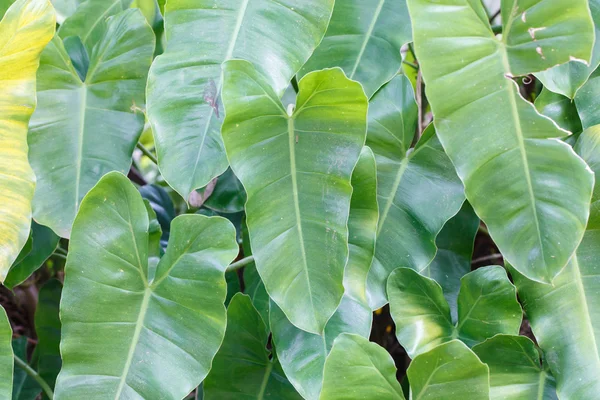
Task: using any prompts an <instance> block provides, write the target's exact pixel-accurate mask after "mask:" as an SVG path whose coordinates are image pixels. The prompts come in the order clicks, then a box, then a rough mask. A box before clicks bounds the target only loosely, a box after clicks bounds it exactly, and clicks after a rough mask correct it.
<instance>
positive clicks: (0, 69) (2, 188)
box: [0, 0, 55, 283]
mask: <svg viewBox="0 0 600 400" xmlns="http://www.w3.org/2000/svg"><path fill="white" fill-rule="evenodd" d="M54 25H55V19H54V11H53V9H52V6H51V4H50V2H49V1H48V0H17V1H16V2H15V3H14V4H13V5H12V6H11V7H10V8H9V9H8V11H7V12H6V14H5V15H4V18H3V19H2V21H1V22H0V283H3V282H4V279H6V274H7V273H8V270H9V268H10V266H11V265H12V264H13V262H14V261H15V260H16V259H17V256H18V255H19V252H20V251H21V249H22V248H23V246H24V245H25V243H26V242H27V240H28V238H29V228H30V225H31V201H32V198H33V192H34V187H35V176H34V174H33V171H32V169H31V166H30V165H29V162H28V160H27V151H28V148H27V124H28V122H29V118H30V117H31V113H32V112H33V110H34V108H35V103H36V100H35V84H36V82H35V72H36V70H37V68H38V64H39V57H40V53H41V52H42V50H43V48H44V46H46V44H47V43H48V41H49V40H50V39H51V38H52V35H53V34H54Z"/></svg>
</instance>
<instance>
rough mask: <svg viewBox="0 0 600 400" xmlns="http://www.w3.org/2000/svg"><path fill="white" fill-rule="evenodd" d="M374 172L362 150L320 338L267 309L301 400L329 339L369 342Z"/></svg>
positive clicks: (312, 394) (313, 382)
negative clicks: (333, 294) (330, 310)
mask: <svg viewBox="0 0 600 400" xmlns="http://www.w3.org/2000/svg"><path fill="white" fill-rule="evenodd" d="M376 172H377V171H376V167H375V158H374V156H373V153H372V152H371V150H370V149H369V148H368V147H363V150H362V152H361V155H360V158H359V160H358V163H357V164H356V168H355V169H354V171H353V173H352V188H353V191H352V200H351V202H350V216H349V218H348V234H349V243H348V247H349V250H350V251H349V257H348V262H347V264H346V268H345V271H344V288H345V293H344V297H343V298H342V302H341V303H340V306H339V307H338V308H337V310H336V312H335V313H334V314H333V316H332V317H331V318H330V319H329V321H328V322H327V325H326V326H325V330H324V333H323V334H322V335H317V334H313V333H309V332H305V331H303V330H301V329H298V328H297V327H295V326H294V325H293V324H292V323H290V322H289V320H288V319H287V318H286V316H285V314H284V313H283V312H282V311H281V310H280V309H279V308H278V307H277V306H276V305H275V304H272V306H271V311H270V312H271V316H270V319H271V327H272V330H273V340H274V342H275V344H276V348H277V355H278V356H279V359H280V361H281V364H282V367H283V369H284V371H285V372H286V375H287V376H288V377H289V379H290V381H291V382H292V383H293V384H294V386H295V387H296V388H297V389H298V392H300V393H301V394H302V395H303V396H304V398H306V399H317V398H318V397H319V392H320V390H321V382H322V377H323V367H324V364H325V358H326V357H327V354H328V352H329V350H330V349H331V346H332V344H333V341H334V339H335V338H336V337H337V336H338V335H340V334H341V333H344V332H346V333H353V334H356V335H360V336H362V337H365V338H368V337H369V334H370V332H371V323H372V318H373V315H372V313H371V309H370V308H369V306H368V304H367V299H366V283H367V282H366V281H367V273H368V272H369V268H370V266H371V261H372V260H373V253H374V250H375V234H376V230H377V219H378V218H377V217H378V213H377V198H376V196H375V194H376V185H377V183H376V180H377V177H376ZM263 290H264V289H263ZM256 293H258V294H260V293H261V292H260V291H256ZM264 295H265V296H266V292H265V294H264ZM267 299H268V297H267ZM255 301H256V300H255Z"/></svg>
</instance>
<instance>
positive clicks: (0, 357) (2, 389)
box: [0, 306, 13, 400]
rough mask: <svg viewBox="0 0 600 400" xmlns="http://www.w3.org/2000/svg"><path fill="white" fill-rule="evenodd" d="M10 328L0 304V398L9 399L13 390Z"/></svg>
mask: <svg viewBox="0 0 600 400" xmlns="http://www.w3.org/2000/svg"><path fill="white" fill-rule="evenodd" d="M11 340H12V329H11V327H10V323H9V322H8V317H7V316H6V311H4V308H2V306H0V376H2V379H1V380H0V399H2V400H10V399H11V398H12V390H13V349H12V344H11Z"/></svg>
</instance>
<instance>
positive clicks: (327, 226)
mask: <svg viewBox="0 0 600 400" xmlns="http://www.w3.org/2000/svg"><path fill="white" fill-rule="evenodd" d="M224 75H225V85H224V89H223V101H224V104H225V110H226V112H227V116H226V118H225V122H224V124H223V140H224V142H225V147H226V151H227V157H228V158H229V161H230V162H231V168H232V170H233V172H234V173H235V174H236V175H237V177H238V178H239V179H240V181H241V182H242V184H243V185H244V187H245V189H246V193H247V194H248V201H247V202H246V214H247V223H248V229H249V232H250V241H251V244H252V251H253V254H254V258H255V261H256V266H257V268H258V272H259V274H260V276H261V278H262V280H263V282H264V283H265V286H266V289H267V292H268V293H269V295H270V297H271V299H273V300H274V301H275V302H276V303H277V304H278V305H279V307H281V309H282V310H283V311H284V313H285V314H286V315H287V316H288V318H289V319H290V320H291V322H292V323H293V324H294V325H296V326H298V327H299V328H301V329H304V330H306V331H308V332H312V333H317V334H319V333H322V332H323V328H324V327H325V323H326V322H327V320H328V319H329V318H330V317H331V315H332V314H333V313H334V312H335V310H336V308H337V306H338V305H339V303H340V301H341V298H342V295H343V292H344V288H343V284H342V280H343V274H344V266H345V263H346V259H347V257H348V245H347V242H348V231H347V221H348V214H349V211H350V197H351V194H352V187H351V185H350V178H351V175H352V170H353V169H354V166H355V165H356V162H357V161H358V157H359V155H360V151H361V149H362V146H363V144H364V140H365V131H366V113H367V106H368V105H367V99H366V97H365V95H364V93H363V90H362V87H361V86H360V84H358V83H357V82H354V81H350V80H349V79H348V78H346V76H345V75H344V73H343V72H342V71H341V70H340V69H338V68H336V69H330V70H323V71H319V72H314V73H311V74H309V75H306V76H305V77H304V78H303V79H302V80H301V81H300V83H299V86H300V93H299V95H298V102H297V105H296V110H295V111H292V109H291V107H290V109H288V111H286V110H285V108H284V107H283V105H282V104H281V102H280V101H279V98H278V97H277V94H276V93H275V91H274V90H273V89H272V88H271V87H269V86H268V84H267V81H266V80H265V79H264V78H263V77H261V76H260V75H259V74H258V72H257V70H256V69H255V68H254V67H253V66H252V65H251V64H250V63H248V62H246V61H240V60H233V61H228V62H226V63H225V64H224ZM267 210H268V212H266V211H267Z"/></svg>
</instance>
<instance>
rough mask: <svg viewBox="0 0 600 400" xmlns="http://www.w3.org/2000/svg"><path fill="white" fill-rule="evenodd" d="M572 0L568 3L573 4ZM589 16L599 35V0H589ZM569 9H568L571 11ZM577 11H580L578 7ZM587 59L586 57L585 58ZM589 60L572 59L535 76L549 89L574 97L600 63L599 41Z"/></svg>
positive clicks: (595, 44) (597, 35) (596, 42)
mask: <svg viewBox="0 0 600 400" xmlns="http://www.w3.org/2000/svg"><path fill="white" fill-rule="evenodd" d="M573 3H574V2H572V3H570V4H573ZM589 5H590V10H591V12H592V14H591V16H592V19H593V21H594V25H595V27H596V37H599V36H600V0H589ZM571 10H572V9H570V10H569V11H571ZM577 12H579V13H581V12H582V11H581V10H580V8H579V7H577ZM585 61H587V59H586V60H585ZM589 61H590V62H589V63H587V62H584V60H574V61H570V62H568V63H566V64H563V65H557V66H556V67H554V68H551V69H549V70H547V71H542V72H539V73H537V74H535V76H536V77H537V78H538V79H539V80H540V81H542V83H543V84H544V87H546V88H548V89H549V90H551V91H553V92H555V93H560V94H562V95H563V96H567V97H568V98H570V99H574V98H575V95H576V94H577V91H578V90H579V89H580V88H581V87H582V86H583V85H584V84H585V82H586V81H587V80H588V78H589V77H590V75H591V74H592V72H594V70H595V69H596V68H597V67H598V64H600V41H599V40H596V41H595V43H594V49H593V51H592V58H591V59H590V60H589Z"/></svg>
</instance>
